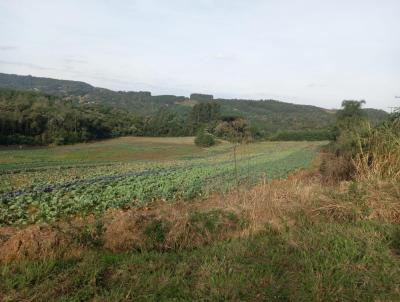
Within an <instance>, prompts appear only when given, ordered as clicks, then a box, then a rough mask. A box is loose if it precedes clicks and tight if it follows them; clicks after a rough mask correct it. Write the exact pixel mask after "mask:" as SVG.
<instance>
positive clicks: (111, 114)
mask: <svg viewBox="0 0 400 302" xmlns="http://www.w3.org/2000/svg"><path fill="white" fill-rule="evenodd" d="M250 129H251V127H250V126H249V125H248V123H247V121H246V120H245V119H243V118H239V117H226V116H225V117H223V116H221V108H220V105H219V104H218V103H216V102H212V101H210V102H202V103H199V104H196V105H194V106H193V107H192V108H191V111H190V112H189V113H188V114H179V113H176V112H174V111H171V110H168V108H160V109H159V110H158V111H157V112H156V114H153V115H149V116H143V115H139V114H135V113H132V112H129V111H126V110H122V109H118V108H113V107H108V106H104V105H100V104H96V103H87V102H85V103H80V102H79V99H74V98H70V99H68V100H66V99H62V98H60V97H57V96H53V95H47V94H43V93H40V92H34V91H17V90H10V89H2V90H0V144H3V145H11V144H27V145H47V144H71V143H77V142H85V141H90V140H95V139H103V138H111V137H117V136H124V135H136V136H191V135H195V134H197V133H198V132H199V131H203V132H204V131H206V132H209V133H211V134H212V135H216V136H219V137H223V138H225V139H230V138H233V137H235V136H237V135H236V132H242V133H244V132H246V133H247V132H248V133H252V134H254V135H256V134H257V133H256V131H255V130H254V129H253V132H251V131H250ZM243 135H244V134H243ZM246 135H247V134H246Z"/></svg>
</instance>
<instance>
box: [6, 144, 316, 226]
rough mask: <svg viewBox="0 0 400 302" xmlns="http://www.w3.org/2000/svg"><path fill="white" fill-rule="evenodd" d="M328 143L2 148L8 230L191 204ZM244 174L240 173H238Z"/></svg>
mask: <svg viewBox="0 0 400 302" xmlns="http://www.w3.org/2000/svg"><path fill="white" fill-rule="evenodd" d="M322 144H323V143H320V142H316V143H310V142H262V143H255V144H249V145H241V146H239V147H238V148H237V152H236V159H237V162H236V170H235V162H234V160H233V158H234V157H233V145H232V144H229V143H221V144H219V145H217V146H215V147H212V148H208V149H203V148H198V147H196V146H195V145H194V143H193V138H192V137H184V138H147V137H142V138H136V137H124V138H117V139H111V140H104V141H99V142H94V143H88V144H77V145H71V146H58V147H48V148H30V149H21V150H20V149H13V150H12V149H3V150H0V172H1V175H0V194H1V195H0V225H6V224H20V223H27V222H38V221H51V220H54V219H57V218H60V217H63V216H66V215H76V214H77V213H83V212H100V213H101V212H103V211H105V210H106V209H107V208H110V207H125V206H131V205H133V206H134V205H140V204H143V203H145V202H148V201H151V200H155V199H164V200H176V199H182V198H183V199H188V198H192V197H194V196H197V195H200V194H207V193H208V192H211V191H224V190H228V189H229V188H231V187H232V186H233V185H235V184H236V182H237V181H239V182H250V183H254V182H256V181H257V180H259V179H260V178H262V177H266V178H276V177H283V176H285V175H286V174H287V173H288V172H289V171H291V170H294V169H297V168H302V167H306V166H308V165H309V164H310V161H311V160H312V157H313V155H314V152H315V150H316V149H317V148H318V147H319V146H321V145H322ZM236 174H237V175H236Z"/></svg>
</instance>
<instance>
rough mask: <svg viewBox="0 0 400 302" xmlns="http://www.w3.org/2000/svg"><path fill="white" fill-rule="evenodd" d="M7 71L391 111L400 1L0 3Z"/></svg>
mask: <svg viewBox="0 0 400 302" xmlns="http://www.w3.org/2000/svg"><path fill="white" fill-rule="evenodd" d="M0 72H5V73H16V74H31V75H36V76H47V77H54V78H61V79H71V80H82V81H86V82H88V83H90V84H92V85H95V86H100V87H106V88H110V89H115V90H149V91H151V92H152V93H153V94H177V95H188V94H190V93H191V92H201V93H211V94H214V96H215V97H237V98H252V99H264V98H274V99H279V100H282V101H288V102H293V103H302V104H313V105H317V106H321V107H326V108H337V107H339V106H340V103H341V101H342V100H343V99H365V100H366V101H367V107H376V108H382V109H386V110H388V107H389V106H394V105H395V104H396V103H400V99H397V100H396V99H395V98H394V96H395V95H399V96H400V0H301V1H296V0H264V1H261V0H247V1H245V0H242V1H237V0H230V1H228V0H226V1H225V0H197V1H194V0H193V1H189V0H169V1H161V0H159V1H156V0H145V1H144V0H143V1H134V0H132V1H99V0H97V1H90V0H86V1H71V0H70V1H61V0H52V1H44V0H35V1H19V0H9V1H6V0H0Z"/></svg>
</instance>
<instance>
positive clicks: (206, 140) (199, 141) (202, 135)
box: [194, 131, 215, 147]
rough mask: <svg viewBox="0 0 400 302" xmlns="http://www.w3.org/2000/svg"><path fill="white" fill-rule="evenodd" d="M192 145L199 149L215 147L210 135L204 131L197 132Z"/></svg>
mask: <svg viewBox="0 0 400 302" xmlns="http://www.w3.org/2000/svg"><path fill="white" fill-rule="evenodd" d="M194 143H195V144H196V146H199V147H211V146H213V145H215V139H214V137H213V136H212V135H211V134H209V133H207V132H205V131H199V133H198V134H197V136H196V138H195V140H194Z"/></svg>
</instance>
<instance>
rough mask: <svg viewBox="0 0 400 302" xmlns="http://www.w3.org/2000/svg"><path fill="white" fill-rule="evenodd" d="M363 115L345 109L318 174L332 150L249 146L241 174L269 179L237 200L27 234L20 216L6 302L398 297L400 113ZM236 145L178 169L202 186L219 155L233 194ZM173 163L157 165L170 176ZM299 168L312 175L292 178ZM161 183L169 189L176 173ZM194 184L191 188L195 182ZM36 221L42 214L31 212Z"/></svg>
mask: <svg viewBox="0 0 400 302" xmlns="http://www.w3.org/2000/svg"><path fill="white" fill-rule="evenodd" d="M361 105H362V103H361V102H356V101H347V102H344V103H343V109H342V110H341V111H340V113H339V114H338V120H337V129H338V133H337V137H336V139H335V141H334V142H332V143H331V144H330V145H329V146H326V147H324V148H323V149H322V150H321V152H320V153H319V155H318V156H317V157H316V158H315V160H314V162H313V165H312V167H310V161H311V158H312V157H313V152H312V150H313V149H314V148H315V147H321V145H322V144H317V143H316V144H315V145H313V146H311V145H310V143H294V142H292V143H283V142H278V143H276V142H275V143H262V144H252V145H242V146H241V147H239V148H238V150H239V152H240V148H242V152H243V155H242V156H243V157H242V156H240V155H239V156H238V154H236V153H234V154H233V155H236V156H237V160H236V163H237V168H238V169H237V170H238V171H239V173H238V178H239V177H244V176H245V175H246V172H247V171H255V172H261V171H262V170H264V171H268V173H267V175H266V176H268V177H265V175H264V176H263V175H262V174H258V173H255V175H258V177H257V178H256V179H255V181H254V183H253V182H252V181H251V178H250V177H248V178H247V179H245V178H244V179H243V180H246V181H242V182H238V183H239V185H238V184H237V183H236V177H233V179H234V181H233V183H232V184H231V186H228V187H227V189H226V190H216V192H215V190H210V193H209V194H207V195H200V194H197V195H196V197H195V198H191V200H190V201H189V200H185V199H183V198H180V197H182V196H176V197H178V198H176V200H175V201H174V202H165V200H162V199H160V198H154V199H155V200H153V201H151V200H149V201H148V202H146V203H142V204H136V206H134V207H131V206H129V204H128V203H126V204H124V205H122V206H121V207H119V206H117V207H110V208H107V209H104V210H103V211H100V212H97V213H93V214H92V215H90V214H89V213H86V214H85V213H84V212H82V211H79V213H81V214H77V213H75V215H71V216H69V217H68V215H63V216H62V217H58V218H57V219H55V220H53V221H52V220H51V219H50V220H49V221H48V222H47V223H34V224H29V225H27V226H18V223H19V222H18V220H14V221H13V223H15V224H16V225H14V226H7V227H2V228H0V262H1V263H2V264H1V266H0V280H4V281H3V282H1V283H0V298H2V299H3V300H5V301H21V300H22V301H24V300H28V301H170V300H172V301H192V300H205V301H226V300H230V301H399V300H400V227H399V226H400V204H399V200H400V187H399V184H400V173H399V171H400V131H399V129H400V128H399V126H400V124H399V117H400V116H399V115H398V114H394V115H392V116H391V117H390V119H388V120H387V121H386V122H385V123H383V124H380V125H378V126H373V125H371V124H369V123H368V121H367V119H366V118H365V116H364V114H363V113H362V111H361V110H360V109H361ZM231 146H232V145H230V144H220V145H217V146H215V147H212V148H211V149H209V150H202V149H199V151H198V152H196V153H195V154H192V156H191V157H190V159H188V158H186V157H185V156H182V157H181V158H179V157H178V158H174V161H175V162H174V165H175V166H177V167H180V165H183V166H185V165H187V164H188V162H190V163H192V164H193V165H191V166H186V169H188V168H189V167H190V169H188V171H191V173H192V172H193V173H195V175H196V181H194V182H191V184H193V185H197V184H201V186H200V187H201V188H204V184H205V183H204V182H203V181H202V180H203V179H204V178H203V177H204V176H206V175H208V174H209V173H211V175H213V173H214V172H213V171H214V170H208V169H211V167H209V166H207V162H209V161H210V157H211V158H212V159H217V161H215V162H213V161H212V160H211V163H212V165H211V166H212V168H217V169H220V170H221V171H223V172H224V173H227V174H223V175H225V177H226V178H225V177H224V178H222V179H223V181H222V182H221V183H222V184H226V183H228V184H229V183H230V176H231V175H232V171H236V169H235V168H234V167H235V165H232V158H231V157H229V154H232V150H231ZM246 149H247V151H246ZM234 150H236V149H234ZM239 154H240V153H239ZM314 154H315V153H314ZM30 156H34V155H30ZM209 156H210V157H209ZM241 159H243V160H241ZM86 160H87V159H86ZM170 161H171V159H166V160H165V161H163V162H162V163H159V164H160V165H162V166H160V167H161V168H163V169H164V168H167V169H168V168H169V166H168V165H169V164H171V162H170ZM245 163H246V164H245ZM275 163H277V164H276V166H274V165H275ZM129 164H133V165H138V164H143V163H142V162H140V163H139V162H132V163H129ZM197 164H198V166H197ZM7 165H10V163H8V164H7ZM283 165H286V168H287V169H286V168H285V169H283V170H282V166H283ZM246 167H250V168H249V169H246ZM272 167H275V168H276V169H272ZM295 167H297V168H301V167H303V169H297V171H294V172H289V173H288V170H292V169H293V168H295ZM38 168H40V167H38ZM6 169H13V167H12V166H8V167H6ZM51 170H52V169H50V171H51ZM39 171H40V172H39ZM39 171H35V173H36V172H38V173H42V171H41V170H40V169H39ZM163 171H164V170H163ZM204 171H207V173H204V174H203V172H204ZM272 171H275V172H276V174H274V173H271V172H272ZM283 171H284V172H283ZM26 172H27V173H30V172H29V170H28V171H26ZM180 174H182V173H181V171H179V173H178V175H177V176H176V177H178V178H179V177H180V176H179V175H180ZM235 174H236V173H234V172H233V175H235ZM217 175H218V174H217ZM249 175H252V174H247V176H249ZM160 176H164V177H162V178H160V179H162V180H163V181H165V180H167V179H168V180H169V179H173V177H175V174H173V173H172V174H170V173H169V172H168V173H166V174H163V173H161V174H160ZM189 176H190V175H185V176H184V177H183V178H181V179H180V180H182V181H183V183H184V184H185V181H186V179H190V177H189ZM235 176H236V175H235ZM273 176H283V178H280V179H279V178H278V179H272V178H273ZM131 182H132V180H131V181H129V182H127V183H125V184H124V185H126V186H128V187H129V186H130V184H131ZM22 183H25V185H26V184H28V183H29V182H27V181H26V180H24V181H22ZM211 184H212V185H215V184H216V182H215V181H214V180H213V181H212V182H211ZM148 186H149V185H148V184H145V185H144V186H143V187H145V188H147V187H148ZM184 187H185V186H184V185H183V186H181V184H180V183H179V189H181V188H184ZM101 190H108V188H107V186H105V185H103V186H101V187H98V188H97V191H93V193H92V196H101V193H100V194H98V192H99V191H100V192H101ZM132 190H133V188H131V187H130V189H129V190H128V191H126V192H123V193H122V194H121V195H122V196H125V195H129V194H130V192H131V191H132ZM153 191H156V192H157V187H152V189H151V192H153ZM199 192H200V191H199ZM201 192H203V191H201ZM212 192H214V193H212ZM51 194H53V193H52V192H50V195H51ZM38 196H41V195H40V194H39V195H38ZM67 196H68V195H67ZM116 198H118V197H116V196H113V198H111V200H116ZM57 200H58V197H56V198H53V199H52V201H50V202H49V204H50V205H54V204H57ZM67 200H68V199H65V200H64V201H65V202H66V203H65V205H67V208H68V207H70V206H71V205H70V204H68V202H67ZM42 203H43V201H41V202H40V203H39V204H42ZM62 204H64V203H61V205H62ZM74 204H75V203H74ZM3 205H6V206H7V207H9V208H8V209H9V210H8V211H4V213H6V214H7V213H14V212H13V211H14V209H13V208H12V207H13V203H12V202H11V199H10V201H8V199H7V202H6V203H3ZM34 209H35V208H34ZM60 209H61V208H60ZM15 213H19V212H18V211H17V212H15ZM26 213H28V214H30V215H32V214H34V213H35V211H32V208H31V207H28V208H26ZM26 217H27V216H26ZM29 217H31V216H29ZM25 221H26V220H25ZM28 221H29V220H28Z"/></svg>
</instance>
